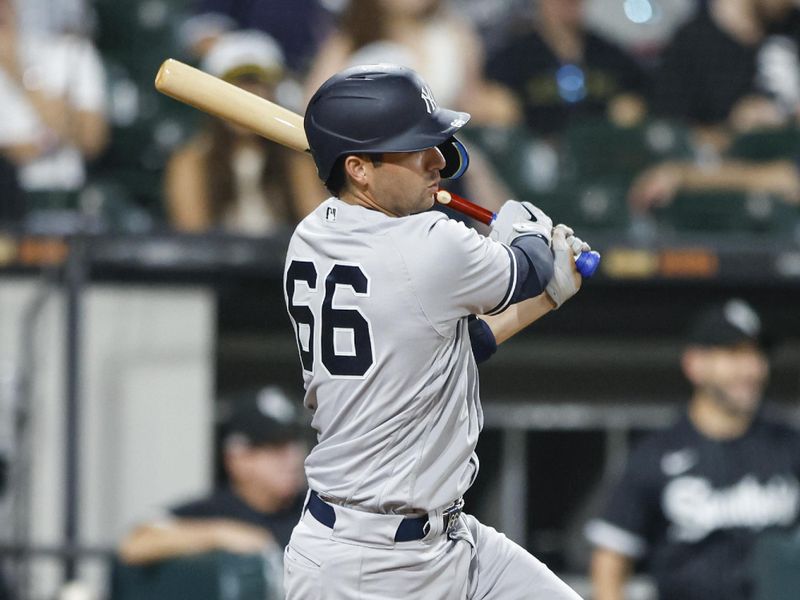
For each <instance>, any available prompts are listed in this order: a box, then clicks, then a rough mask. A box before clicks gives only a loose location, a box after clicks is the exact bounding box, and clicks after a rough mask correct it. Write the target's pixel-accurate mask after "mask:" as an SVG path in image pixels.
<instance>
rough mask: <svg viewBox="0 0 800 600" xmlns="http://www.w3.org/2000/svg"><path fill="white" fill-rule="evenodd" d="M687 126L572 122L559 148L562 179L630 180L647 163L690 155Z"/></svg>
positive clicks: (660, 122)
mask: <svg viewBox="0 0 800 600" xmlns="http://www.w3.org/2000/svg"><path fill="white" fill-rule="evenodd" d="M690 154H691V148H690V144H689V137H688V132H687V130H686V129H685V128H684V127H682V126H678V125H676V124H674V123H670V122H667V121H651V122H648V123H646V124H644V125H641V126H637V127H625V128H623V127H617V126H615V125H612V124H611V123H609V122H607V121H604V120H602V121H600V120H592V121H585V122H581V123H576V124H573V125H571V126H570V127H569V128H568V129H567V131H566V132H565V134H564V140H563V145H562V152H561V155H562V157H561V164H562V179H567V180H570V181H575V182H592V181H606V180H612V181H616V182H630V181H631V180H632V179H633V177H635V176H636V174H638V173H639V172H641V171H642V170H643V169H645V168H646V167H648V166H650V165H652V164H654V163H656V162H659V161H662V160H666V159H671V158H686V157H688V156H690Z"/></svg>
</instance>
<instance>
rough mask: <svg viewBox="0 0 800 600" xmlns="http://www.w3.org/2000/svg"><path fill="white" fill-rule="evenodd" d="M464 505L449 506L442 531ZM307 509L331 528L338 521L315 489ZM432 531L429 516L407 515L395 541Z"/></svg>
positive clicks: (417, 538)
mask: <svg viewBox="0 0 800 600" xmlns="http://www.w3.org/2000/svg"><path fill="white" fill-rule="evenodd" d="M463 506H464V501H463V500H458V501H457V502H455V503H454V504H453V506H452V507H451V508H448V509H447V510H445V511H444V513H443V514H442V519H443V524H442V525H443V527H442V531H444V532H449V531H450V529H451V528H452V527H453V525H454V524H455V523H456V522H457V521H458V516H459V515H460V514H461V508H462V507H463ZM306 509H308V512H310V513H311V514H312V515H313V517H314V518H315V519H316V520H317V521H319V522H320V523H322V524H323V525H325V526H326V527H329V528H330V529H333V526H334V524H335V523H336V512H335V511H334V510H333V507H332V506H331V505H330V504H328V503H327V502H325V501H324V500H323V499H322V498H320V497H319V494H317V492H315V491H314V490H311V493H310V494H309V496H308V503H306ZM428 531H430V524H429V523H428V517H427V516H424V517H406V518H405V519H403V520H402V521H400V525H398V526H397V531H396V532H395V534H394V541H395V542H411V541H414V540H421V539H422V538H424V537H425V536H426V535H428Z"/></svg>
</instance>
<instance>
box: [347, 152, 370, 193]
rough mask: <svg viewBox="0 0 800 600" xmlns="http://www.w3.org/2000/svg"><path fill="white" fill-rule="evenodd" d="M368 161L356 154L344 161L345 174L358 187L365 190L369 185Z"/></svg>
mask: <svg viewBox="0 0 800 600" xmlns="http://www.w3.org/2000/svg"><path fill="white" fill-rule="evenodd" d="M367 162H368V161H367V160H365V159H364V158H363V157H361V156H357V155H355V154H351V155H349V156H348V157H347V158H345V159H344V172H345V174H346V175H347V177H348V179H350V180H351V181H352V182H353V183H354V184H355V185H356V186H358V187H360V188H363V187H366V185H367V177H368V175H367V172H368V169H367Z"/></svg>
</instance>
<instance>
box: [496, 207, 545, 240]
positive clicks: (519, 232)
mask: <svg viewBox="0 0 800 600" xmlns="http://www.w3.org/2000/svg"><path fill="white" fill-rule="evenodd" d="M552 230H553V221H552V219H550V217H548V216H547V215H546V214H544V212H542V211H541V210H540V209H539V208H537V207H535V206H534V205H533V204H531V203H530V202H517V201H516V200H507V201H506V203H505V204H503V206H502V207H500V212H498V213H497V218H496V219H495V221H494V223H492V232H491V233H490V234H489V237H490V238H492V239H493V240H495V241H498V242H503V243H504V244H511V242H513V241H514V240H515V239H517V238H518V237H521V236H524V235H536V236H539V237H541V238H542V239H543V240H544V241H545V243H546V244H547V245H548V246H549V245H550V236H551V232H552Z"/></svg>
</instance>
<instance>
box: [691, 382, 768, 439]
mask: <svg viewBox="0 0 800 600" xmlns="http://www.w3.org/2000/svg"><path fill="white" fill-rule="evenodd" d="M689 419H690V420H691V422H692V424H693V425H694V426H695V428H696V429H697V430H698V431H699V432H700V433H702V434H703V435H704V436H706V437H708V438H711V439H714V440H731V439H736V438H738V437H741V436H742V435H744V434H745V432H746V431H747V429H748V428H749V427H750V423H751V422H752V421H753V415H751V414H746V413H742V412H736V411H732V410H726V409H725V408H723V407H722V406H720V404H719V402H718V401H717V400H716V399H714V398H712V397H710V396H709V395H708V394H707V393H703V392H696V393H695V394H694V396H693V397H692V401H691V404H690V405H689Z"/></svg>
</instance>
